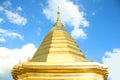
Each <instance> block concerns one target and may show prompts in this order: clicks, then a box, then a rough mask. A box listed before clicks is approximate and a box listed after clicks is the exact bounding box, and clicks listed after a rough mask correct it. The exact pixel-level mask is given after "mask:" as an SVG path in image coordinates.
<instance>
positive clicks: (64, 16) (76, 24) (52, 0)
mask: <svg viewBox="0 0 120 80" xmlns="http://www.w3.org/2000/svg"><path fill="white" fill-rule="evenodd" d="M47 3H48V6H46V7H45V8H44V9H43V13H44V14H45V15H46V17H47V19H49V20H51V21H52V22H55V21H56V16H57V14H56V11H57V8H58V6H59V7H60V11H61V21H62V22H63V23H64V24H68V25H69V26H73V31H72V33H71V35H72V36H73V37H74V38H83V37H81V36H85V35H86V33H85V32H84V34H81V31H82V33H83V31H84V30H83V29H82V28H80V26H83V27H88V26H89V22H88V21H87V20H86V18H85V13H84V12H83V11H80V10H79V7H78V5H75V4H74V3H73V2H72V1H71V0H47ZM75 30H77V31H78V32H77V33H78V34H77V33H76V32H75ZM79 31H80V32H79ZM76 36H77V37H76ZM84 38H85V37H84Z"/></svg>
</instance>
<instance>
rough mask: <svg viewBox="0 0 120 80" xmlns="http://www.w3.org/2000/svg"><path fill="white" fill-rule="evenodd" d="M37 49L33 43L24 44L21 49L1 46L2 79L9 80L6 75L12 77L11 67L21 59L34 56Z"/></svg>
mask: <svg viewBox="0 0 120 80" xmlns="http://www.w3.org/2000/svg"><path fill="white" fill-rule="evenodd" d="M28 49H29V50H28ZM35 51H36V48H35V45H34V44H32V43H29V44H26V45H24V46H23V47H22V48H21V49H9V48H6V47H0V80H8V79H6V76H9V77H10V70H11V68H12V67H13V66H14V65H15V64H18V63H19V60H21V61H22V62H25V61H27V59H28V57H32V56H33V54H34V52H35ZM9 80H10V79H9Z"/></svg>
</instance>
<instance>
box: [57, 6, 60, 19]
mask: <svg viewBox="0 0 120 80" xmlns="http://www.w3.org/2000/svg"><path fill="white" fill-rule="evenodd" d="M59 20H60V8H59V6H58V11H57V21H59Z"/></svg>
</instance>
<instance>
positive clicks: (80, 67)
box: [12, 9, 108, 80]
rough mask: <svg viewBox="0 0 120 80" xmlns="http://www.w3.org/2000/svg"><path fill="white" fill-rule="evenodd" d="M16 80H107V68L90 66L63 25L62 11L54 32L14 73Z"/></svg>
mask: <svg viewBox="0 0 120 80" xmlns="http://www.w3.org/2000/svg"><path fill="white" fill-rule="evenodd" d="M12 76H13V78H14V80H107V76H108V71H107V67H106V66H104V65H103V64H101V63H97V62H89V61H88V60H87V59H86V58H85V56H84V54H83V53H82V51H81V50H80V49H79V47H78V45H77V44H76V42H75V41H74V40H73V38H72V37H71V35H69V33H68V32H67V31H66V29H65V27H64V25H63V24H62V23H61V21H60V11H59V9H58V12H57V20H56V22H55V24H54V25H53V27H52V29H51V30H50V32H49V33H48V34H47V35H46V36H45V38H44V39H43V41H42V43H41V45H40V46H39V48H38V49H37V51H36V53H35V54H34V56H33V57H32V59H29V60H28V61H27V62H24V63H19V64H17V65H15V66H14V67H13V69H12Z"/></svg>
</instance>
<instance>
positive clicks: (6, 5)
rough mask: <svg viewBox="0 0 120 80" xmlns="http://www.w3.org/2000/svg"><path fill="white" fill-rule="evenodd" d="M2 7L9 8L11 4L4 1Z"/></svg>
mask: <svg viewBox="0 0 120 80" xmlns="http://www.w3.org/2000/svg"><path fill="white" fill-rule="evenodd" d="M3 5H4V6H5V7H9V6H11V5H12V3H11V2H10V1H9V0H8V1H5V2H4V3H3Z"/></svg>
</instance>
